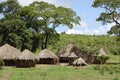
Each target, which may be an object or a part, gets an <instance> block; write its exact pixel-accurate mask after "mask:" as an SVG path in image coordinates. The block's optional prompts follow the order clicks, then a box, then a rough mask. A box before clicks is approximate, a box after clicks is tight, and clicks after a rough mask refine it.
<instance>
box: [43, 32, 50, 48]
mask: <svg viewBox="0 0 120 80" xmlns="http://www.w3.org/2000/svg"><path fill="white" fill-rule="evenodd" d="M48 35H49V34H48V33H47V32H46V34H45V46H44V49H46V48H47V47H48Z"/></svg>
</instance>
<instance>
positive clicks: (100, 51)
mask: <svg viewBox="0 0 120 80" xmlns="http://www.w3.org/2000/svg"><path fill="white" fill-rule="evenodd" d="M98 56H107V54H106V52H105V51H104V49H103V48H100V49H99V50H98Z"/></svg>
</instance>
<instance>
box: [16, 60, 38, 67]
mask: <svg viewBox="0 0 120 80" xmlns="http://www.w3.org/2000/svg"><path fill="white" fill-rule="evenodd" d="M35 65H36V63H35V61H34V60H17V61H16V67H35Z"/></svg>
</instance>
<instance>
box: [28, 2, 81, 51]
mask: <svg viewBox="0 0 120 80" xmlns="http://www.w3.org/2000/svg"><path fill="white" fill-rule="evenodd" d="M30 6H33V7H34V8H35V9H36V12H37V13H38V15H39V17H38V19H39V21H40V22H41V23H42V25H41V27H42V28H41V33H42V41H41V42H42V43H41V44H42V46H41V48H42V49H45V48H47V46H48V44H50V43H51V44H53V43H52V42H51V39H52V38H53V36H51V35H56V37H54V39H55V38H56V39H57V38H58V36H57V35H58V33H57V31H56V30H55V29H56V28H57V27H60V26H68V27H69V28H72V27H73V24H79V21H80V17H79V16H77V15H76V13H75V12H74V11H73V10H72V9H70V8H64V7H56V6H55V5H53V4H48V3H46V2H34V3H32V4H31V5H30ZM43 35H44V36H43ZM54 39H53V40H54Z"/></svg>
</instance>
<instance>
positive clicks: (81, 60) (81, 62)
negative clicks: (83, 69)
mask: <svg viewBox="0 0 120 80" xmlns="http://www.w3.org/2000/svg"><path fill="white" fill-rule="evenodd" d="M73 64H74V65H76V64H77V65H81V64H85V65H86V64H87V63H86V62H85V60H84V59H83V58H81V57H80V58H78V59H76V60H74V62H73Z"/></svg>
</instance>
